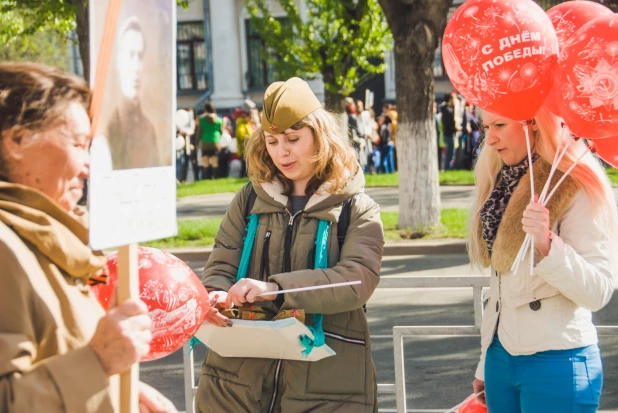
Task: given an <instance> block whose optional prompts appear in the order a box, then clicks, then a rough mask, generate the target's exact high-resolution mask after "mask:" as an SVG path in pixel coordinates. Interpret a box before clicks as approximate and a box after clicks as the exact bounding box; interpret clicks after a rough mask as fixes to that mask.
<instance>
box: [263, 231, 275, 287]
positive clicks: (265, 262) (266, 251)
mask: <svg viewBox="0 0 618 413" xmlns="http://www.w3.org/2000/svg"><path fill="white" fill-rule="evenodd" d="M271 234H272V231H271V230H268V231H266V235H264V246H263V248H262V262H261V264H260V275H261V276H262V279H263V280H268V278H269V277H270V257H269V251H270V236H271ZM264 275H266V277H264Z"/></svg>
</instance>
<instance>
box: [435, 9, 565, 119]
mask: <svg viewBox="0 0 618 413" xmlns="http://www.w3.org/2000/svg"><path fill="white" fill-rule="evenodd" d="M442 56H443V59H444V67H445V68H446V73H447V74H448V76H449V78H450V79H451V82H453V85H454V86H455V87H456V88H457V90H458V91H459V92H460V93H461V94H462V95H463V96H464V97H465V98H466V100H468V101H469V102H471V103H472V104H474V105H476V106H478V107H480V108H482V109H485V110H488V111H490V112H492V113H496V114H498V115H501V116H505V117H508V118H510V119H514V120H528V119H532V118H533V117H534V115H535V114H536V112H537V111H538V110H539V109H540V108H541V106H542V105H543V102H544V101H545V99H546V98H547V95H548V94H549V91H550V89H551V84H552V80H551V78H552V76H553V73H554V71H555V66H556V62H557V60H558V40H557V38H556V32H555V30H554V28H553V26H552V25H551V22H550V21H549V17H547V15H546V14H545V12H544V11H543V9H541V8H540V7H539V6H538V5H537V4H536V3H534V2H533V1H532V0H500V1H492V0H468V1H466V2H465V3H464V4H462V5H461V6H459V8H458V9H457V11H456V12H455V14H454V15H453V17H452V18H451V19H450V20H449V22H448V24H447V25H446V30H445V32H444V36H443V40H442Z"/></svg>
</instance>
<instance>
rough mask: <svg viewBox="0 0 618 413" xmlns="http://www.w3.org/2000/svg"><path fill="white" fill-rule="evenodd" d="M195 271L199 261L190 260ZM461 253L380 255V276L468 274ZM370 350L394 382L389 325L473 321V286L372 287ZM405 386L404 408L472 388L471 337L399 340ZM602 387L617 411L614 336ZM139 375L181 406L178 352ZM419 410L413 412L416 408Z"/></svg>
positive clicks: (613, 320) (443, 405)
mask: <svg viewBox="0 0 618 413" xmlns="http://www.w3.org/2000/svg"><path fill="white" fill-rule="evenodd" d="M189 265H191V267H192V268H194V269H195V270H196V272H198V273H199V272H200V271H201V267H202V266H203V265H204V262H199V261H194V262H189ZM472 274H473V271H472V268H471V266H470V264H469V261H468V258H467V256H465V255H459V254H452V255H432V256H425V255H416V256H392V257H385V258H384V264H383V267H382V271H381V276H382V277H383V278H386V277H392V276H399V277H401V276H404V277H415V276H436V275H472ZM368 319H369V325H370V329H371V334H372V350H373V351H372V352H373V356H374V359H375V364H376V368H377V371H378V382H379V383H394V377H395V375H394V362H393V347H392V338H391V337H390V335H391V334H392V327H393V326H395V325H471V324H473V323H474V321H473V311H472V291H471V289H461V288H459V289H452V288H441V289H431V290H428V289H410V288H408V289H406V288H402V289H396V290H395V289H384V288H378V289H377V290H376V292H375V293H374V295H373V296H372V297H371V299H370V301H369V303H368ZM595 322H596V323H597V324H598V325H618V299H617V298H616V297H614V299H613V300H612V302H611V303H610V304H609V305H608V306H607V307H606V308H604V309H603V310H602V311H600V312H598V313H597V314H595ZM405 346H406V347H405V359H406V365H405V369H406V373H407V375H406V387H407V391H408V408H409V409H420V408H422V409H442V410H434V411H445V410H446V409H447V408H448V407H451V406H454V405H456V404H457V403H458V402H459V401H461V400H463V399H464V398H465V397H466V396H467V395H468V394H469V393H470V392H471V387H470V385H469V384H470V383H471V381H472V379H473V377H472V376H473V374H474V369H475V367H476V363H477V361H478V356H479V351H480V350H479V339H478V338H477V337H460V338H458V337H439V338H416V339H407V340H405ZM600 346H601V350H602V353H603V360H604V370H605V386H604V394H603V400H602V408H603V409H606V410H610V409H611V410H614V409H616V411H618V337H605V338H601V342H600ZM204 355H205V350H204V348H203V346H198V347H197V348H196V349H195V362H196V363H195V364H196V372H197V373H196V375H198V376H199V365H200V363H201V361H202V360H203V358H204ZM140 371H141V378H142V380H144V381H145V382H147V383H149V384H152V385H153V386H155V387H156V388H158V389H159V390H161V391H162V392H163V394H165V395H166V396H167V397H169V398H170V399H171V400H172V401H173V402H174V403H175V404H176V406H177V407H178V408H179V409H180V410H183V409H184V408H185V406H184V397H183V366H182V353H181V352H180V351H179V352H176V353H174V354H172V355H170V356H168V357H166V358H164V359H162V360H158V361H155V362H150V363H143V364H141V366H140ZM379 400H380V409H381V411H384V412H393V411H394V410H393V409H394V408H395V399H394V395H380V396H379ZM417 411H418V410H417Z"/></svg>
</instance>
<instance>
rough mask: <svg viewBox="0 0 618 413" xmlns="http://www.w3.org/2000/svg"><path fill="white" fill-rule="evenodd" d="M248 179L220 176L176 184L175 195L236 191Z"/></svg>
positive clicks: (184, 195)
mask: <svg viewBox="0 0 618 413" xmlns="http://www.w3.org/2000/svg"><path fill="white" fill-rule="evenodd" d="M247 182H249V179H247V178H221V179H214V180H212V181H211V180H205V181H198V182H193V183H190V184H178V185H177V186H176V196H177V197H178V198H184V197H186V196H193V195H208V194H220V193H223V192H238V190H239V189H240V188H242V187H243V186H244V185H245V184H246V183H247Z"/></svg>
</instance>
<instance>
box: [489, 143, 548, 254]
mask: <svg viewBox="0 0 618 413" xmlns="http://www.w3.org/2000/svg"><path fill="white" fill-rule="evenodd" d="M538 157H539V156H538V155H537V154H534V155H532V163H534V162H535V161H536V160H537V159H538ZM527 171H528V158H527V157H526V159H525V160H524V161H523V162H522V163H520V164H519V165H514V166H508V165H505V166H504V167H502V170H501V171H500V180H499V182H498V185H497V186H496V187H495V188H494V190H493V192H492V193H491V195H489V199H487V202H485V205H483V208H482V209H481V224H482V226H483V238H484V239H485V242H486V243H487V251H488V252H489V255H490V256H491V248H492V246H493V244H494V240H495V239H496V234H497V233H498V226H499V225H500V221H501V220H502V215H503V214H504V211H505V210H506V206H507V205H508V203H509V199H510V198H511V195H512V194H513V191H514V190H515V187H517V184H518V183H519V180H520V179H521V177H522V176H524V175H525V174H526V172H527Z"/></svg>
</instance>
